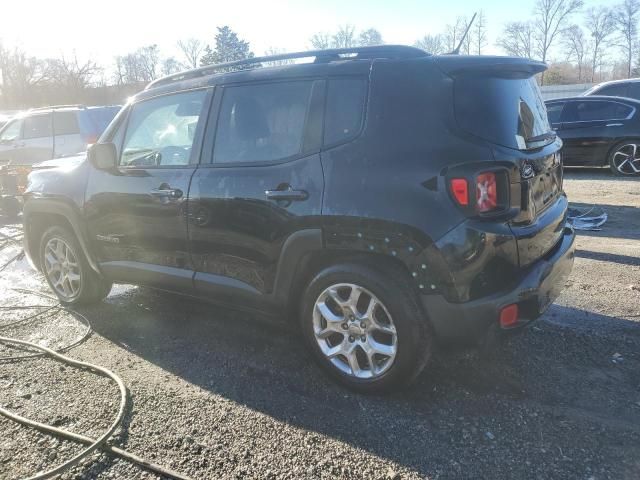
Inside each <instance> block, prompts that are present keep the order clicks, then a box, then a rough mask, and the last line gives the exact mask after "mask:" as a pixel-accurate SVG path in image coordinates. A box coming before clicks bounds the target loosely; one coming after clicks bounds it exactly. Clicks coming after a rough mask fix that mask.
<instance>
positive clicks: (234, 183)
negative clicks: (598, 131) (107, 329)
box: [24, 46, 575, 391]
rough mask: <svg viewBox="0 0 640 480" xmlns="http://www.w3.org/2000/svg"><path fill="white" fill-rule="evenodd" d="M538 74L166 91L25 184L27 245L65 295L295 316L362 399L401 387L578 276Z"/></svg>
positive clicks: (200, 74) (399, 59)
mask: <svg viewBox="0 0 640 480" xmlns="http://www.w3.org/2000/svg"><path fill="white" fill-rule="evenodd" d="M345 55H346V56H345ZM306 57H309V58H311V59H315V60H314V61H313V62H312V63H298V64H292V65H284V66H278V67H270V68H257V67H255V65H256V64H260V63H261V62H268V61H275V60H283V59H293V58H306ZM248 64H252V65H254V67H253V68H251V69H249V70H243V71H236V72H228V73H223V74H220V73H219V71H220V70H221V69H223V71H224V70H228V69H230V68H236V67H248ZM545 68H546V67H545V65H544V64H543V63H539V62H534V61H531V60H525V59H520V58H505V57H472V56H456V55H448V56H446V55H445V56H431V55H428V54H426V53H425V52H423V51H422V50H419V49H416V48H413V47H404V46H384V47H361V48H348V49H336V50H326V51H314V52H305V53H301V54H290V55H276V56H272V57H267V58H254V59H251V60H248V61H239V62H231V63H227V64H223V65H217V66H208V67H203V68H200V69H196V70H193V71H189V72H183V73H180V74H177V75H172V76H169V77H166V78H164V79H160V80H157V81H155V82H152V83H151V84H150V85H149V86H148V87H147V89H146V90H145V91H143V92H141V93H140V94H138V95H137V96H135V97H134V98H133V99H132V100H131V102H130V103H128V104H127V106H126V107H125V108H123V110H122V111H121V112H120V113H119V114H118V116H117V117H116V119H115V120H114V121H113V122H112V123H111V125H110V126H109V128H108V129H107V131H106V132H105V133H104V135H103V136H102V137H101V138H100V141H99V142H98V143H97V144H96V145H93V146H92V147H91V148H90V149H89V159H88V161H84V162H80V163H78V164H77V165H76V166H75V167H73V168H64V169H61V168H52V169H47V170H41V171H35V172H33V173H31V175H30V178H29V187H28V189H27V193H26V194H25V207H24V225H25V251H26V252H27V254H28V256H29V258H30V259H31V261H32V262H33V264H34V265H35V266H36V267H37V268H39V269H40V270H41V271H42V272H43V273H44V275H45V277H46V279H47V281H48V282H49V285H50V287H51V289H52V290H53V291H54V292H55V294H56V295H57V296H58V298H59V299H60V301H61V302H62V303H65V304H74V303H80V302H96V301H99V300H101V299H102V298H104V297H105V296H106V295H107V294H108V292H109V290H110V289H111V284H112V282H126V283H133V284H142V285H147V286H151V287H155V288H159V289H164V290H170V291H174V292H179V293H184V294H187V295H189V296H188V297H186V298H185V300H184V301H185V302H190V301H192V300H191V299H192V298H193V297H194V296H196V297H200V298H202V299H207V300H210V301H213V302H217V303H222V304H227V305H231V306H234V307H236V308H243V309H247V310H249V311H254V312H255V311H258V312H261V313H262V314H266V315H271V316H273V317H274V318H277V319H284V318H291V319H294V321H297V322H298V323H299V327H300V329H301V332H302V338H303V339H304V341H306V345H307V346H308V348H309V349H310V351H312V352H313V355H314V356H315V358H316V360H317V361H318V362H319V364H320V365H321V366H322V367H323V368H324V369H326V371H327V372H328V373H329V374H330V375H332V376H333V377H334V378H335V379H337V380H339V381H341V382H343V383H344V384H346V385H348V386H349V387H352V388H354V389H357V390H360V391H372V390H384V389H390V388H394V387H397V386H398V385H403V384H407V383H409V382H410V381H411V380H413V379H414V378H416V376H417V375H418V373H419V372H420V371H421V370H422V368H423V367H424V366H425V365H426V364H427V363H428V361H429V359H430V357H431V354H432V352H433V348H434V345H435V342H440V343H442V344H446V343H450V342H454V343H460V342H479V341H482V340H483V339H485V338H487V335H488V334H489V332H494V333H497V332H502V331H508V330H514V329H519V328H521V327H523V326H524V325H526V324H528V323H529V322H530V321H531V320H533V319H535V318H536V317H538V316H539V315H540V314H541V313H542V312H544V311H545V309H546V308H547V307H548V305H549V304H550V303H551V302H553V300H554V299H555V298H556V297H557V295H558V294H559V292H560V291H561V290H562V288H563V286H564V283H565V280H566V279H567V277H568V275H569V272H570V270H571V268H572V264H573V256H574V248H575V247H574V240H575V235H574V232H573V230H572V229H571V228H569V227H567V226H566V214H567V198H566V196H565V194H564V192H563V188H562V165H561V163H560V155H559V151H560V148H561V145H562V142H561V141H560V140H559V139H558V138H556V135H555V134H554V133H553V132H552V131H551V128H550V126H549V123H548V120H547V115H546V110H545V107H544V102H543V101H542V99H541V97H540V92H539V89H538V86H537V84H536V81H535V79H534V78H533V77H534V75H535V74H536V73H539V72H541V71H543V70H544V69H545ZM285 312H288V314H285ZM287 325H289V326H291V324H289V323H287Z"/></svg>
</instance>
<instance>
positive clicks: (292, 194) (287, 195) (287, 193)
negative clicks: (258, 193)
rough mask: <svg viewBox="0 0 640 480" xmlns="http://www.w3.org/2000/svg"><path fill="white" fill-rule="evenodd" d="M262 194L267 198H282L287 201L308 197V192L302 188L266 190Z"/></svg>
mask: <svg viewBox="0 0 640 480" xmlns="http://www.w3.org/2000/svg"><path fill="white" fill-rule="evenodd" d="M264 194H265V195H266V196H267V198H268V199H269V200H284V201H289V202H291V201H293V200H306V199H307V198H309V194H308V193H307V192H306V191H304V190H292V189H287V190H266V191H265V192H264Z"/></svg>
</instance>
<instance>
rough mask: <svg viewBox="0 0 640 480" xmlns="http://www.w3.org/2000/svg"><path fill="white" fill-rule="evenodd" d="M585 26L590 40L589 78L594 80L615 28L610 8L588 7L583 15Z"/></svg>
mask: <svg viewBox="0 0 640 480" xmlns="http://www.w3.org/2000/svg"><path fill="white" fill-rule="evenodd" d="M585 26H586V28H587V32H589V36H590V37H591V42H590V43H589V51H590V52H591V78H590V81H591V83H593V82H594V81H595V76H596V71H597V68H598V66H599V64H601V63H602V58H603V54H604V48H606V46H607V44H606V42H607V39H608V38H609V37H610V36H611V34H612V33H613V31H614V29H615V22H614V18H613V13H612V11H611V9H609V8H607V7H602V6H601V7H597V8H595V7H592V8H589V9H588V10H587V12H586V15H585Z"/></svg>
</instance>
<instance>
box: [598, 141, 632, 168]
mask: <svg viewBox="0 0 640 480" xmlns="http://www.w3.org/2000/svg"><path fill="white" fill-rule="evenodd" d="M627 142H633V143H637V144H638V145H640V136H639V137H623V138H621V139H619V140H617V141H615V142H613V144H611V146H610V147H609V150H607V156H606V157H605V160H604V162H603V163H602V166H604V167H606V166H608V165H609V164H610V163H609V161H610V160H611V155H613V152H614V151H615V150H616V149H617V148H619V147H620V146H621V145H622V144H624V143H627Z"/></svg>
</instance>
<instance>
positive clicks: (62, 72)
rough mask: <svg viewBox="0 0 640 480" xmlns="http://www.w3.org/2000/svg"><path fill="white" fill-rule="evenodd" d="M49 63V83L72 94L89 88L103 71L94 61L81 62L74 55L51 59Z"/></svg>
mask: <svg viewBox="0 0 640 480" xmlns="http://www.w3.org/2000/svg"><path fill="white" fill-rule="evenodd" d="M47 63H48V75H47V76H48V82H49V83H51V84H53V85H56V86H59V87H62V88H64V89H66V90H68V91H71V92H80V91H82V90H84V89H85V88H87V87H88V86H89V85H90V83H91V82H92V80H93V79H94V77H95V76H96V75H97V74H98V73H100V72H101V71H102V69H101V68H100V67H99V66H98V64H97V63H95V62H94V61H92V60H87V61H85V62H80V61H79V60H78V57H77V56H76V54H75V53H74V55H73V57H71V58H68V57H65V56H62V57H61V58H59V59H51V60H48V61H47Z"/></svg>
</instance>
